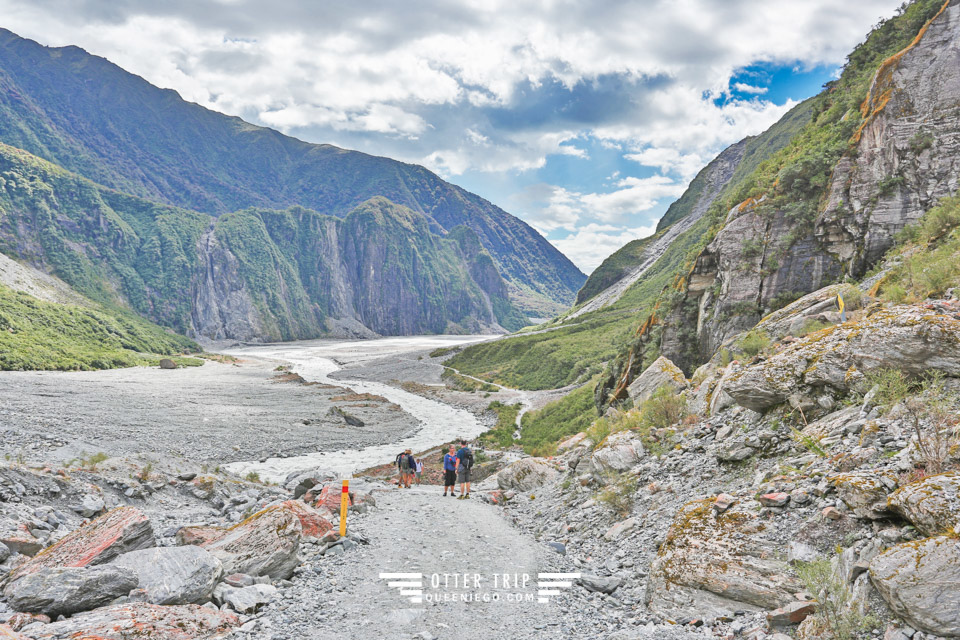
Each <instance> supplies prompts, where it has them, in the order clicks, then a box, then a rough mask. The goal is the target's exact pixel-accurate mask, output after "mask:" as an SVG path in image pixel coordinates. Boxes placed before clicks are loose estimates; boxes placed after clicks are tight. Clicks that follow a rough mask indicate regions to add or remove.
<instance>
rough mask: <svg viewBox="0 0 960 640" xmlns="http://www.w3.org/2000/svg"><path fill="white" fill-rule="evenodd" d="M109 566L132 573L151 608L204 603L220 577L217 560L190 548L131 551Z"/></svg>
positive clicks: (199, 550) (221, 571)
mask: <svg viewBox="0 0 960 640" xmlns="http://www.w3.org/2000/svg"><path fill="white" fill-rule="evenodd" d="M110 566H115V567H121V568H124V569H127V570H129V571H131V572H133V573H134V574H135V575H136V576H137V578H138V580H139V583H140V588H141V589H144V590H146V596H147V602H150V603H151V604H167V605H169V604H192V603H199V602H204V601H205V600H207V599H208V598H209V597H210V594H211V593H212V592H213V588H214V587H215V586H216V584H217V581H218V580H219V579H220V576H222V575H223V566H222V565H221V563H220V561H219V560H217V559H216V558H214V557H213V556H212V555H211V554H210V553H208V552H207V551H205V550H204V549H201V548H200V547H193V546H187V547H157V548H154V549H142V550H140V551H131V552H130V553H125V554H123V555H122V556H120V557H119V558H117V559H116V560H114V561H113V563H111V565H110Z"/></svg>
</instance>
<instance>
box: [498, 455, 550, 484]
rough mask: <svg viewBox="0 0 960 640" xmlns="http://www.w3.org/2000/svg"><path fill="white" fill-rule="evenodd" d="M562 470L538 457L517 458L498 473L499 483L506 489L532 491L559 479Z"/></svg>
mask: <svg viewBox="0 0 960 640" xmlns="http://www.w3.org/2000/svg"><path fill="white" fill-rule="evenodd" d="M559 475H560V472H559V471H557V470H556V469H555V468H553V466H551V465H550V464H548V463H546V462H544V461H543V460H539V459H537V458H524V459H523V460H517V461H516V462H514V463H513V464H511V465H510V466H509V467H507V468H506V469H503V470H502V471H500V472H499V473H498V474H497V485H498V486H499V487H500V488H501V489H504V490H507V489H514V490H516V491H531V490H533V489H537V488H539V487H542V486H544V485H546V484H549V483H551V482H553V481H554V480H556V479H557V477H558V476H559Z"/></svg>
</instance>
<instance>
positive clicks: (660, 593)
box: [646, 498, 803, 618]
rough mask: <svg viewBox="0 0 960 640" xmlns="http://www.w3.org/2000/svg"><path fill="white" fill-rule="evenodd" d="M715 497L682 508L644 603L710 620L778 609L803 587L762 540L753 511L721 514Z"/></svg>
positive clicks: (653, 569) (663, 611)
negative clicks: (739, 611)
mask: <svg viewBox="0 0 960 640" xmlns="http://www.w3.org/2000/svg"><path fill="white" fill-rule="evenodd" d="M714 503H715V499H714V498H706V499H703V500H694V501H693V502H689V503H687V504H686V505H684V506H683V507H681V508H680V511H679V512H678V513H677V515H676V517H675V518H674V521H673V524H672V525H671V526H670V529H669V530H668V532H667V537H666V540H665V541H664V543H663V544H662V545H661V546H660V550H659V551H658V553H657V557H656V558H655V559H654V561H653V563H652V564H651V567H650V575H649V578H648V580H647V589H646V600H647V604H648V605H649V607H650V609H651V610H652V611H653V612H655V613H658V614H661V615H664V616H667V617H673V618H675V617H695V618H706V617H715V616H718V615H728V614H729V613H730V612H731V611H737V610H743V611H751V612H757V611H764V610H769V609H777V608H779V607H782V606H784V605H787V604H789V603H791V602H793V601H794V600H795V598H794V596H793V594H794V593H797V592H799V591H801V590H802V589H803V585H802V584H801V583H800V582H799V580H797V579H796V578H795V577H793V576H792V575H791V572H790V568H789V566H788V565H787V564H786V563H785V562H784V561H783V560H782V559H781V558H780V552H781V545H780V544H779V543H778V542H776V541H774V540H770V539H767V538H766V537H765V536H764V533H765V530H766V525H765V524H764V523H763V522H762V521H761V520H760V519H759V518H758V517H757V514H756V513H755V512H753V511H752V510H750V509H748V508H746V507H744V506H742V505H739V504H738V505H735V506H733V507H732V508H730V509H728V510H727V511H726V512H724V513H721V514H717V513H716V512H715V510H714V508H713V505H714Z"/></svg>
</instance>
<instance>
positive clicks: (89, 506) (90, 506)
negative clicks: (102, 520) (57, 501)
mask: <svg viewBox="0 0 960 640" xmlns="http://www.w3.org/2000/svg"><path fill="white" fill-rule="evenodd" d="M70 508H71V509H73V510H74V511H75V512H77V513H79V514H80V515H81V516H82V517H84V518H92V517H94V516H97V515H100V514H101V513H102V512H103V510H104V508H105V505H104V502H103V498H101V497H100V496H95V495H86V496H83V499H82V500H80V502H79V504H75V505H73V506H72V507H70Z"/></svg>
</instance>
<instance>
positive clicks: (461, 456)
mask: <svg viewBox="0 0 960 640" xmlns="http://www.w3.org/2000/svg"><path fill="white" fill-rule="evenodd" d="M457 460H458V461H459V464H457V481H458V482H459V483H460V495H459V496H458V497H457V500H469V499H470V470H471V469H472V468H473V451H471V450H470V447H468V446H467V441H466V440H461V441H460V450H459V451H457ZM464 487H466V491H464Z"/></svg>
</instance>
